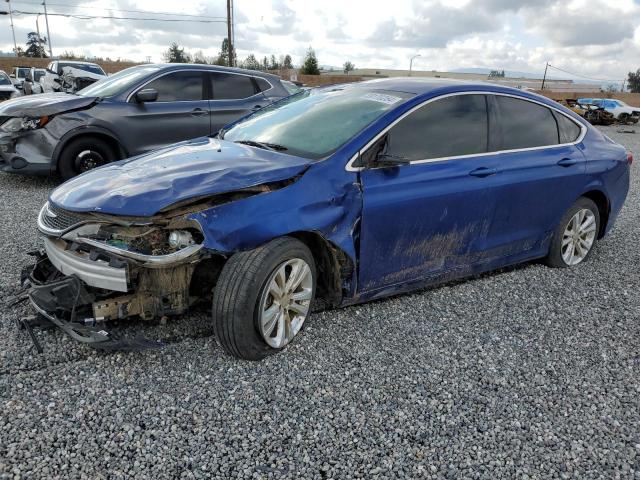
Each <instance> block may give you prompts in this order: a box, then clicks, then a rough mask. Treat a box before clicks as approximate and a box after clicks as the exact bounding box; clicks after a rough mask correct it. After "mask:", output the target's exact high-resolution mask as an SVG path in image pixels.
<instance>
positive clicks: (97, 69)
mask: <svg viewBox="0 0 640 480" xmlns="http://www.w3.org/2000/svg"><path fill="white" fill-rule="evenodd" d="M106 77H107V74H106V73H104V70H103V69H102V67H101V66H100V65H98V64H95V63H89V62H75V61H58V60H56V61H53V62H51V63H50V64H49V65H48V66H47V68H46V73H45V75H44V76H43V77H42V79H40V83H41V84H42V88H43V90H44V93H49V92H66V93H75V92H77V91H78V90H82V89H83V88H85V87H88V86H89V85H91V84H92V83H95V82H97V81H98V80H102V79H103V78H106Z"/></svg>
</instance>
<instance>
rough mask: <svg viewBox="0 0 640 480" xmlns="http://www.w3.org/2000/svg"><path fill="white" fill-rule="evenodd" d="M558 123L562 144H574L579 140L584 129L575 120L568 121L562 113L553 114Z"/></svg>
mask: <svg viewBox="0 0 640 480" xmlns="http://www.w3.org/2000/svg"><path fill="white" fill-rule="evenodd" d="M553 115H554V116H555V117H556V121H557V122H558V133H559V134H560V143H573V142H575V141H576V140H578V137H580V133H581V132H582V129H581V128H580V127H579V126H578V124H576V122H574V121H573V120H570V119H568V118H567V117H565V116H564V115H562V114H561V113H557V112H553Z"/></svg>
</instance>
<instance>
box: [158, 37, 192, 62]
mask: <svg viewBox="0 0 640 480" xmlns="http://www.w3.org/2000/svg"><path fill="white" fill-rule="evenodd" d="M163 57H164V61H165V62H167V63H189V62H190V61H191V58H190V56H189V54H188V53H185V51H184V48H180V45H178V44H177V43H176V42H173V43H172V44H171V45H169V50H167V51H166V52H165V53H164V55H163Z"/></svg>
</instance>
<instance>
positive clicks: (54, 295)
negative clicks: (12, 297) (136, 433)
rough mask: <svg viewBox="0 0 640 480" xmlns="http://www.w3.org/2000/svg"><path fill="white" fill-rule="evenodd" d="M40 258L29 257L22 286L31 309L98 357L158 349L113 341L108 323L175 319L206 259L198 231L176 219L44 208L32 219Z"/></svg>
mask: <svg viewBox="0 0 640 480" xmlns="http://www.w3.org/2000/svg"><path fill="white" fill-rule="evenodd" d="M38 230H39V231H40V233H41V234H43V235H44V250H42V251H41V252H36V253H34V256H35V258H36V262H35V264H34V265H32V266H30V267H27V268H26V269H25V271H24V272H23V275H22V284H23V287H24V288H25V289H26V290H25V291H26V294H27V295H28V298H29V300H30V302H31V303H32V305H33V306H34V308H35V309H36V310H37V311H38V313H39V314H40V315H42V316H43V317H44V318H45V319H47V320H48V321H50V322H51V323H53V324H55V325H56V326H58V327H60V328H62V329H63V330H64V331H65V332H67V333H68V334H69V335H70V336H72V337H73V338H74V339H76V340H78V341H80V342H83V343H87V344H90V345H92V346H94V347H97V348H103V349H139V348H148V347H153V346H157V345H158V344H157V343H156V342H151V341H148V340H145V339H141V338H137V339H135V340H129V339H118V338H115V337H114V336H113V335H112V334H109V333H108V332H107V331H106V330H105V329H104V324H105V322H107V321H109V320H123V319H127V318H131V317H139V318H142V319H145V320H148V319H152V318H158V317H164V316H171V315H180V314H182V313H184V312H185V311H187V310H188V309H189V307H190V306H191V305H192V304H193V303H194V302H196V301H197V300H198V297H197V296H194V295H192V294H191V293H190V285H191V279H192V276H193V274H194V271H195V269H196V268H197V265H198V264H199V263H200V262H201V261H202V259H203V258H204V257H206V256H207V254H205V253H204V250H203V245H202V241H203V236H202V233H201V231H200V229H199V225H198V224H197V223H196V222H194V221H191V220H188V219H187V218H186V217H185V216H184V215H181V214H180V212H176V213H175V214H174V215H172V214H161V215H158V216H155V217H152V218H125V217H118V216H111V215H102V214H99V213H76V212H70V211H67V210H63V209H61V208H59V207H57V206H55V205H53V204H51V203H47V204H45V205H44V207H43V208H42V210H41V211H40V214H39V217H38Z"/></svg>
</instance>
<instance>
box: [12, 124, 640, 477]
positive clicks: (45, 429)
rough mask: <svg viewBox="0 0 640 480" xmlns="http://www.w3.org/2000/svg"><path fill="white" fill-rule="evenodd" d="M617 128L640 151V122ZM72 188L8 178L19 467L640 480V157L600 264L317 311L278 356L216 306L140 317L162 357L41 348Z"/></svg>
mask: <svg viewBox="0 0 640 480" xmlns="http://www.w3.org/2000/svg"><path fill="white" fill-rule="evenodd" d="M625 128H628V127H625ZM634 128H635V127H634ZM617 129H620V127H604V128H602V130H603V131H605V132H606V133H607V134H608V135H609V136H611V137H612V138H614V139H615V140H617V141H619V142H620V143H622V144H623V145H625V146H626V147H627V148H629V149H630V150H631V151H633V152H634V153H635V154H636V157H638V156H640V129H638V131H639V133H634V134H621V133H617V132H616V130H617ZM55 184H56V182H55V181H52V180H47V179H42V178H27V177H19V176H9V175H4V174H3V175H0V186H1V190H0V191H1V192H2V203H3V205H2V208H1V209H0V220H1V222H2V223H1V224H2V230H1V233H0V242H1V243H0V251H1V252H2V256H1V257H0V289H1V290H2V292H1V293H2V301H3V302H4V306H3V308H2V310H1V312H0V408H2V415H1V416H0V477H2V476H3V475H5V476H7V478H12V477H13V475H22V476H25V477H29V476H34V477H52V476H63V477H65V476H69V477H71V478H77V477H81V476H83V475H84V476H86V477H87V478H125V477H132V476H135V477H136V478H152V477H156V478H165V477H179V476H184V477H185V478H208V477H211V478H220V477H222V478H225V477H232V478H237V477H240V478H244V477H246V478H267V477H269V478H319V479H324V478H353V477H366V478H371V477H374V476H375V475H379V476H380V477H396V478H397V477H410V478H415V477H419V476H424V477H434V478H463V477H464V478H500V477H504V478H513V477H522V478H525V476H529V477H534V478H539V477H548V476H557V477H565V478H581V479H582V478H616V476H619V477H621V478H640V291H639V288H638V286H640V269H639V268H638V266H639V265H640V212H639V211H638V200H639V198H638V197H639V194H640V181H639V179H638V164H637V163H636V164H634V165H633V167H632V185H631V190H630V193H629V197H628V199H627V202H626V206H625V207H624V209H623V211H622V213H621V215H620V217H619V219H618V221H617V224H616V227H615V229H614V231H613V232H612V234H611V235H610V236H609V237H607V238H606V239H605V240H604V241H602V242H600V244H599V245H598V246H597V248H596V250H595V252H594V254H593V256H592V257H591V259H590V261H589V262H587V263H586V264H584V265H581V266H580V267H578V268H575V269H565V270H553V269H549V268H546V267H544V266H542V265H539V264H536V263H534V264H528V265H524V266H520V267H517V268H513V269H508V270H506V271H502V272H499V273H494V274H490V275H485V276H482V277H480V278H476V279H473V280H468V281H464V282H456V283H454V284H450V285H447V286H444V287H440V288H435V289H430V290H426V291H422V292H419V293H416V294H411V295H403V296H399V297H395V298H392V299H389V300H384V301H378V302H373V303H370V304H366V305H362V306H356V307H350V308H345V309H341V310H333V311H327V312H323V313H320V314H316V315H314V316H312V317H311V319H310V321H309V322H308V325H307V327H306V330H305V332H304V333H303V334H302V335H301V337H300V338H298V339H297V340H296V342H295V343H294V344H293V345H291V347H289V348H287V349H286V350H285V351H284V352H283V353H281V354H279V355H276V356H272V357H270V358H268V359H267V360H265V361H263V362H258V363H251V362H244V361H238V360H235V359H233V358H231V357H229V356H227V355H225V354H224V353H223V352H222V350H221V349H220V348H219V347H218V346H217V345H216V342H215V340H214V338H213V337H212V336H211V330H210V327H209V323H208V320H207V318H206V315H203V314H200V313H193V314H191V315H190V316H189V317H188V318H184V319H177V320H169V321H168V322H167V323H166V324H165V325H161V324H159V323H151V324H143V323H142V322H137V323H136V327H137V328H138V329H140V328H142V329H143V330H144V333H145V335H146V336H148V337H151V338H159V339H162V340H164V341H166V343H167V345H166V346H165V348H163V349H162V350H156V351H147V352H143V353H130V354H127V353H113V354H108V353H100V352H95V351H93V350H90V349H89V348H87V347H84V346H81V345H79V344H77V343H75V342H74V341H73V340H71V339H70V338H68V337H66V336H65V335H64V334H63V333H62V332H60V331H57V330H54V331H46V332H38V333H37V335H38V338H39V339H40V341H41V342H42V344H43V346H44V348H45V354H44V355H36V354H35V353H34V351H33V349H32V348H31V343H30V341H29V339H28V337H27V336H26V334H25V333H24V332H17V331H16V329H15V327H14V321H15V320H16V319H17V318H19V317H20V316H22V315H26V314H29V313H31V310H30V308H29V307H28V306H27V305H19V306H11V300H12V296H13V295H14V294H15V293H16V292H17V282H18V277H19V273H20V269H21V267H22V266H23V265H25V264H27V263H28V262H29V259H28V257H27V255H25V252H27V251H29V250H33V249H35V248H37V247H38V245H39V243H38V239H37V236H36V234H35V219H36V215H37V212H38V210H39V208H40V207H41V205H42V204H43V203H44V201H45V200H46V197H47V194H48V192H49V190H50V189H51V188H53V187H54V185H55ZM125 328H127V327H125V326H123V327H121V329H125ZM130 330H131V331H133V330H134V329H130ZM634 476H635V477H634Z"/></svg>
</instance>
